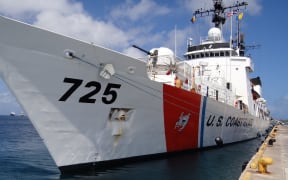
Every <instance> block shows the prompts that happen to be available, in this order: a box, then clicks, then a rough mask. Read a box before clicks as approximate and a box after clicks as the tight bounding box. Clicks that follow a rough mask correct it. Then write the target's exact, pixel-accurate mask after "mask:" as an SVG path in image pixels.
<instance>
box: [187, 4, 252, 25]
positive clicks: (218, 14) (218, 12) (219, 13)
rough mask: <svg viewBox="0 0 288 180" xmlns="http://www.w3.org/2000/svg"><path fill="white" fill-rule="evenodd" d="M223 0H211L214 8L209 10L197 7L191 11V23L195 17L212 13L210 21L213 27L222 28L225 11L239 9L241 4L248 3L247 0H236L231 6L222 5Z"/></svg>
mask: <svg viewBox="0 0 288 180" xmlns="http://www.w3.org/2000/svg"><path fill="white" fill-rule="evenodd" d="M222 1H223V0H213V3H214V8H212V9H209V10H205V9H202V8H201V9H198V10H196V11H195V12H194V13H193V16H192V19H191V21H192V23H194V22H195V20H196V17H205V16H210V15H213V17H212V23H214V24H215V27H217V28H220V29H221V28H222V25H223V24H225V21H226V17H225V14H227V11H230V12H231V11H239V8H240V7H242V6H245V9H246V6H247V5H248V3H247V2H245V1H243V2H238V1H237V2H236V3H235V4H234V5H231V6H224V5H223V2H222Z"/></svg>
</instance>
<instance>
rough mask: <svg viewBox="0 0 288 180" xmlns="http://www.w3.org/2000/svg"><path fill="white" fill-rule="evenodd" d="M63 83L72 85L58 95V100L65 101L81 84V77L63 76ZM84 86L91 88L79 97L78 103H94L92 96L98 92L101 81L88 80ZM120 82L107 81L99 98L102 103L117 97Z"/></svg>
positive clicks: (112, 101) (109, 102)
mask: <svg viewBox="0 0 288 180" xmlns="http://www.w3.org/2000/svg"><path fill="white" fill-rule="evenodd" d="M63 82H64V83H70V84H72V86H71V87H70V88H69V89H68V90H67V91H66V92H65V93H64V94H63V95H62V96H61V97H60V99H59V101H66V100H67V99H69V98H70V96H71V95H72V94H73V93H74V92H75V91H76V90H77V89H78V88H79V87H80V86H81V85H82V83H83V80H82V79H74V78H67V77H65V78H64V80H63ZM84 87H85V88H87V89H91V90H90V91H88V92H86V93H85V94H84V95H83V96H81V97H80V98H79V103H95V102H96V98H94V97H93V96H94V95H96V94H98V93H99V92H100V90H101V88H102V85H101V83H99V82H97V81H90V82H87V83H86V84H85V85H84ZM120 87H121V84H113V83H108V84H107V85H106V87H105V90H104V92H103V94H102V97H101V100H102V102H103V103H104V104H112V103H114V102H115V100H116V99H117V90H118V89H120Z"/></svg>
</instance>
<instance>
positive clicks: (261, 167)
mask: <svg viewBox="0 0 288 180" xmlns="http://www.w3.org/2000/svg"><path fill="white" fill-rule="evenodd" d="M272 162H273V160H272V158H271V157H262V158H261V159H260V160H259V161H258V172H259V173H267V172H268V171H267V165H271V164H272Z"/></svg>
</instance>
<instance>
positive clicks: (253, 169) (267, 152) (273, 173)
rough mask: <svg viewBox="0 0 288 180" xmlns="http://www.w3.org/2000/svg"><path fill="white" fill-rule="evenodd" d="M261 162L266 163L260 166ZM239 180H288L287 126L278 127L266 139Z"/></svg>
mask: <svg viewBox="0 0 288 180" xmlns="http://www.w3.org/2000/svg"><path fill="white" fill-rule="evenodd" d="M265 161H266V162H265ZM260 162H264V165H262V164H261V165H260V164H259V163H260ZM265 163H266V164H265ZM259 166H260V169H259ZM263 166H264V167H265V166H266V168H264V169H265V170H263V168H262V167H263ZM261 168H262V169H261ZM261 171H262V172H261ZM263 171H264V172H263ZM239 179H240V180H266V179H267V180H268V179H275V180H288V126H287V125H277V126H275V127H274V128H273V129H272V131H271V132H270V134H269V136H268V137H267V138H266V139H265V141H264V142H263V144H262V145H261V147H260V148H259V150H258V152H257V153H256V154H255V155H254V156H253V157H252V158H251V160H250V161H249V163H248V164H247V166H246V168H245V170H244V171H243V172H242V174H241V176H240V178H239Z"/></svg>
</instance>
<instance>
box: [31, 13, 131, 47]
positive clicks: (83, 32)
mask: <svg viewBox="0 0 288 180" xmlns="http://www.w3.org/2000/svg"><path fill="white" fill-rule="evenodd" d="M34 25H36V26H39V27H42V28H45V29H49V30H52V31H55V32H58V33H61V34H65V35H67V36H71V37H75V38H78V39H81V40H84V41H87V42H93V43H95V44H99V45H102V46H106V47H110V48H121V47H123V46H124V47H125V46H127V41H128V39H127V37H126V35H125V33H124V32H123V31H122V30H121V29H119V28H117V27H116V26H114V25H113V24H111V23H106V22H104V21H96V20H93V19H92V18H91V16H89V15H86V14H85V13H76V12H75V13H71V14H69V15H63V14H62V13H60V12H58V11H43V12H41V13H39V14H38V15H37V17H36V21H35V22H34Z"/></svg>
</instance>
